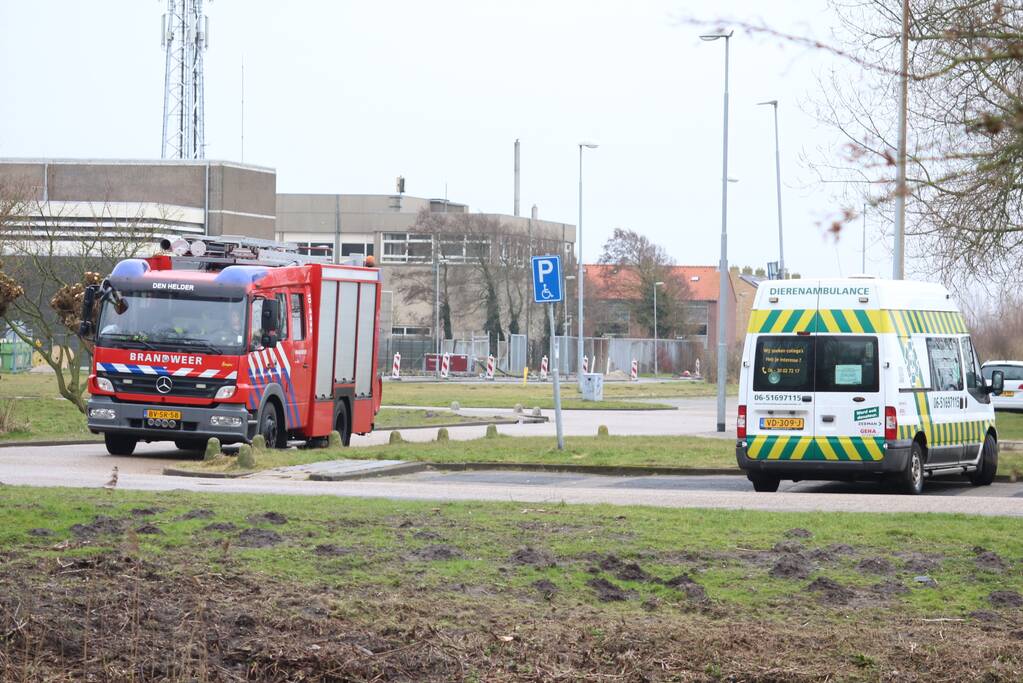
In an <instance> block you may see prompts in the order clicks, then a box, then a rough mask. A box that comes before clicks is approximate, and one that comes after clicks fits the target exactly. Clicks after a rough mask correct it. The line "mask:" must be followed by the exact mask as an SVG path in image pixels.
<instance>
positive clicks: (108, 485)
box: [103, 465, 117, 491]
mask: <svg viewBox="0 0 1023 683" xmlns="http://www.w3.org/2000/svg"><path fill="white" fill-rule="evenodd" d="M103 488H105V489H106V490H107V491H113V490H114V489H115V488H117V465H114V471H113V472H111V473H110V481H108V482H107V483H105V484H103Z"/></svg>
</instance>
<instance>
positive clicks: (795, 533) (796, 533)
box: [785, 527, 813, 538]
mask: <svg viewBox="0 0 1023 683" xmlns="http://www.w3.org/2000/svg"><path fill="white" fill-rule="evenodd" d="M785 537H786V538H813V532H811V531H810V530H809V529H803V528H801V527H796V528H795V529H789V530H788V531H786V532H785Z"/></svg>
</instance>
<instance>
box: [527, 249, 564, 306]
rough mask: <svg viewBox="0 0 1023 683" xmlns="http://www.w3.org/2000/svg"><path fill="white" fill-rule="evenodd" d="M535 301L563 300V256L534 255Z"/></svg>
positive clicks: (549, 302) (550, 302)
mask: <svg viewBox="0 0 1023 683" xmlns="http://www.w3.org/2000/svg"><path fill="white" fill-rule="evenodd" d="M533 301H535V302H536V303H538V304H553V303H557V302H559V301H561V257H560V256H558V255H553V256H534V257H533Z"/></svg>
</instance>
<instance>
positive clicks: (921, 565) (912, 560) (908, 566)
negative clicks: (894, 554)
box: [902, 555, 941, 574]
mask: <svg viewBox="0 0 1023 683" xmlns="http://www.w3.org/2000/svg"><path fill="white" fill-rule="evenodd" d="M939 566H941V562H940V561H938V560H937V559H936V558H933V557H929V556H927V555H909V556H906V557H905V558H904V560H903V562H902V568H903V569H905V570H906V571H907V572H911V573H913V574H928V573H930V572H933V571H934V570H935V569H937V568H938V567H939Z"/></svg>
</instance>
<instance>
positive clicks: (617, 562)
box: [598, 554, 625, 572]
mask: <svg viewBox="0 0 1023 683" xmlns="http://www.w3.org/2000/svg"><path fill="white" fill-rule="evenodd" d="M624 564H625V562H623V561H622V559H621V558H620V557H618V556H617V555H613V554H612V555H605V556H604V558H603V559H602V560H601V561H600V564H599V565H598V566H599V567H600V568H601V569H603V570H604V571H606V572H613V571H617V570H619V569H621V568H622V565H624Z"/></svg>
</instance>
